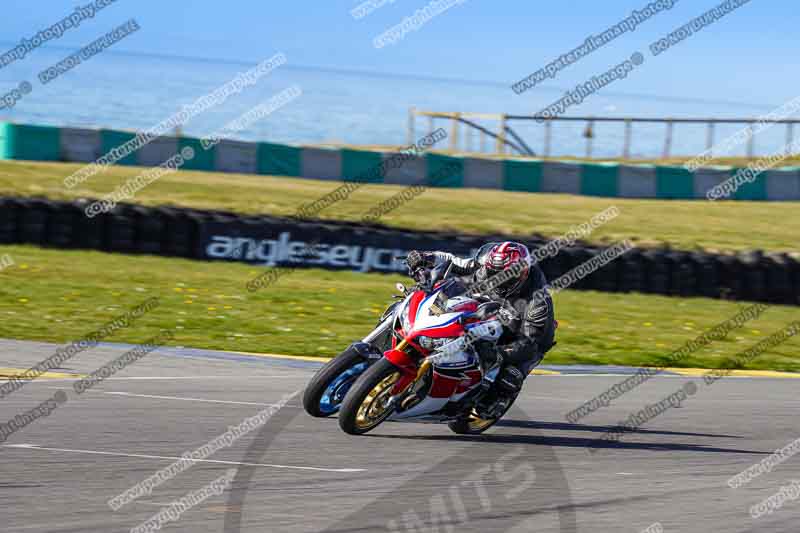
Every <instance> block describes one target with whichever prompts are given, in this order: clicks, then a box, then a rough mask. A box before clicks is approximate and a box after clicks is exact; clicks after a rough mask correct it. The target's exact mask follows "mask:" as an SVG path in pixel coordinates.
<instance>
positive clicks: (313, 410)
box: [303, 347, 369, 418]
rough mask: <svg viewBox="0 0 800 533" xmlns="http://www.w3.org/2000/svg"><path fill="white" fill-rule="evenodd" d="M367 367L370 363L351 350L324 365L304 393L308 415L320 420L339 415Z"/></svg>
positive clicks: (304, 404)
mask: <svg viewBox="0 0 800 533" xmlns="http://www.w3.org/2000/svg"><path fill="white" fill-rule="evenodd" d="M368 366H369V363H368V362H367V361H366V360H365V359H364V358H363V357H362V356H361V355H359V354H358V352H356V351H355V350H354V349H353V348H352V347H350V348H348V349H346V350H345V351H343V352H342V353H340V354H339V355H337V356H336V357H335V358H333V359H331V360H330V361H328V362H327V363H325V366H323V367H322V368H320V369H319V371H317V373H316V374H315V375H314V377H313V378H311V381H310V382H309V383H308V385H307V386H306V390H305V392H304V393H303V407H304V408H305V410H306V412H307V413H308V414H310V415H311V416H314V417H318V418H324V417H327V416H331V415H332V414H334V413H336V412H338V411H339V408H340V407H341V405H342V400H344V397H345V395H346V394H347V391H348V390H350V386H351V385H352V384H353V383H354V382H355V381H356V379H358V377H359V376H360V375H361V374H362V373H363V372H364V370H366V369H367V367H368Z"/></svg>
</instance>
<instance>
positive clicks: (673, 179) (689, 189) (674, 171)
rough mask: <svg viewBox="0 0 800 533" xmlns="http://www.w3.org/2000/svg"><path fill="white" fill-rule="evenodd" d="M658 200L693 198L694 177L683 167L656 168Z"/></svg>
mask: <svg viewBox="0 0 800 533" xmlns="http://www.w3.org/2000/svg"><path fill="white" fill-rule="evenodd" d="M656 196H657V197H658V198H673V199H687V200H691V199H693V198H694V176H693V175H692V173H691V172H689V171H688V170H686V169H685V168H683V167H656Z"/></svg>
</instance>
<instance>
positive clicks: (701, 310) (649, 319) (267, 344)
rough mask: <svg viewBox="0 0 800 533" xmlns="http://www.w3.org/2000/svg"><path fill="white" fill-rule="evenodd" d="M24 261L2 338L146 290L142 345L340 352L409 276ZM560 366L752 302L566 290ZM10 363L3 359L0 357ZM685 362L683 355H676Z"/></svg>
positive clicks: (779, 357) (3, 307)
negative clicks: (254, 283)
mask: <svg viewBox="0 0 800 533" xmlns="http://www.w3.org/2000/svg"><path fill="white" fill-rule="evenodd" d="M4 254H9V255H10V256H11V257H12V258H13V259H14V262H15V264H14V265H13V266H11V267H8V268H6V269H4V270H2V271H0V338H11V339H27V340H38V341H49V342H56V343H65V342H67V341H71V340H78V339H81V338H83V337H84V336H85V335H86V334H87V333H89V332H91V331H93V330H94V329H96V328H97V327H99V326H100V325H102V324H103V323H105V322H106V321H108V320H111V319H112V318H114V317H117V316H119V315H121V314H123V313H124V312H125V311H126V310H128V309H130V308H132V307H134V306H135V305H137V304H139V303H141V302H142V301H144V300H145V299H147V298H149V297H152V296H158V297H159V298H160V299H161V304H160V306H159V307H157V308H156V309H154V310H153V311H151V312H149V313H147V314H145V315H144V316H143V317H141V318H139V319H138V320H136V321H135V322H134V323H133V324H132V325H131V326H130V327H129V328H127V329H123V330H120V331H119V332H118V333H117V334H115V335H114V336H113V337H112V338H110V339H108V340H109V341H113V342H130V343H137V342H141V341H145V340H147V339H149V338H151V337H153V336H154V335H155V334H156V333H157V332H158V331H159V329H160V328H169V329H174V333H175V340H174V342H173V343H172V344H173V345H177V346H189V347H196V348H210V349H217V350H232V351H250V352H270V353H285V354H294V355H319V356H332V355H334V354H336V353H338V352H339V351H340V350H341V349H343V348H344V347H346V346H347V345H348V344H349V343H350V342H351V341H352V340H355V339H357V338H360V337H362V336H363V335H365V334H366V333H367V332H368V331H369V330H370V329H372V327H373V325H374V323H375V321H376V320H377V317H378V315H379V313H381V312H382V310H383V309H384V308H385V306H386V305H387V304H388V302H389V301H390V296H391V294H392V293H393V292H395V291H394V283H395V282H397V281H407V279H406V278H403V277H401V276H389V275H382V274H358V273H352V272H332V271H326V270H298V271H295V272H294V273H291V274H288V275H286V276H284V277H283V278H281V279H280V280H279V281H278V282H277V283H276V284H275V285H273V286H271V287H267V288H264V289H262V290H260V291H258V292H256V293H254V294H252V293H249V292H247V291H246V290H245V289H244V285H245V283H246V282H247V281H248V280H250V279H251V278H252V277H254V276H255V275H257V274H259V273H260V272H262V270H261V269H257V268H253V267H250V266H247V265H241V264H234V263H204V262H197V261H189V260H182V259H167V258H158V257H150V256H126V255H114V254H104V253H100V252H83V251H80V252H78V251H55V250H46V249H40V248H35V247H29V246H3V247H0V256H2V255H4ZM555 304H556V317H557V318H558V319H559V321H560V327H559V330H558V345H557V346H556V347H555V348H553V350H552V351H551V352H550V353H549V354H548V355H547V358H546V359H545V360H546V362H547V363H550V364H568V363H582V364H601V365H604V364H619V365H631V366H637V365H658V364H659V363H660V362H662V361H663V359H662V358H663V357H664V356H665V355H666V354H668V353H669V352H670V351H672V350H674V349H677V348H679V347H680V346H681V345H682V344H683V343H684V342H686V341H688V340H691V339H693V338H695V337H696V336H698V335H699V334H700V333H702V332H704V331H706V330H708V329H710V328H712V327H713V326H715V325H716V324H718V323H719V322H722V321H724V320H727V319H728V318H731V317H732V316H734V315H735V314H736V313H737V312H738V311H739V310H740V308H741V307H742V306H743V305H744V304H742V303H734V302H725V301H719V300H709V299H700V298H694V299H676V298H667V297H660V296H651V295H640V294H608V293H598V292H581V291H564V292H562V293H559V294H558V295H556V297H555ZM797 318H798V314H797V308H796V307H784V306H776V307H773V308H771V309H769V310H767V311H766V312H765V313H764V314H763V315H761V316H760V317H759V318H758V319H756V320H753V321H752V322H749V323H747V324H746V325H745V326H744V327H743V328H741V329H740V330H737V331H734V332H732V333H731V334H730V335H729V336H728V337H727V338H726V339H724V340H721V341H716V342H714V343H712V344H711V345H709V346H706V347H705V348H703V349H701V350H700V351H699V352H697V353H695V354H693V355H692V356H691V357H689V358H688V359H686V360H685V361H683V363H682V364H681V365H680V366H685V367H706V368H716V367H718V366H719V365H720V364H721V363H722V362H723V361H724V359H725V358H726V357H729V356H732V355H734V354H736V353H738V352H739V351H741V350H744V349H746V348H748V347H750V346H751V345H753V344H755V343H757V342H758V341H760V340H762V339H764V338H766V337H767V336H769V335H771V334H772V333H774V332H775V331H777V330H779V329H781V328H783V327H785V326H786V325H787V324H789V323H790V322H791V321H793V320H797ZM799 352H800V339H798V338H793V339H791V340H790V341H788V342H786V343H785V344H783V345H780V346H778V347H776V348H774V349H772V350H770V351H769V352H767V353H764V354H763V355H761V356H760V357H758V358H757V359H755V360H753V361H752V364H751V365H749V366H748V368H750V369H769V370H785V371H800V353H799ZM2 365H3V361H2V357H0V366H2ZM672 366H674V365H672Z"/></svg>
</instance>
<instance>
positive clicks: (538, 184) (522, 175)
mask: <svg viewBox="0 0 800 533" xmlns="http://www.w3.org/2000/svg"><path fill="white" fill-rule="evenodd" d="M503 189H505V190H507V191H523V192H539V191H541V190H542V162H541V161H519V160H514V159H506V160H505V161H504V162H503Z"/></svg>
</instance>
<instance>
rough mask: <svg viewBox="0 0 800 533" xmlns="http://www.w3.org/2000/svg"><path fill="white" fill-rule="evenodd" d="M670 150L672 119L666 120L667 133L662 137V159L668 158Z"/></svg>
mask: <svg viewBox="0 0 800 533" xmlns="http://www.w3.org/2000/svg"><path fill="white" fill-rule="evenodd" d="M671 151H672V121H671V120H669V121H667V133H666V137H665V138H664V159H668V158H669V154H670V152H671Z"/></svg>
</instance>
